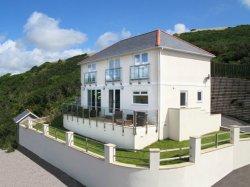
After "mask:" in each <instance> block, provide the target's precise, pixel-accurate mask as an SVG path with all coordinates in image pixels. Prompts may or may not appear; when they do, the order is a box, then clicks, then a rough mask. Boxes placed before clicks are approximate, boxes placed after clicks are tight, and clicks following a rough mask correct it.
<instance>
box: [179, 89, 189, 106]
mask: <svg viewBox="0 0 250 187" xmlns="http://www.w3.org/2000/svg"><path fill="white" fill-rule="evenodd" d="M181 93H185V94H186V103H185V105H181ZM179 103H180V107H181V108H185V107H187V106H188V91H187V90H181V91H180V95H179Z"/></svg>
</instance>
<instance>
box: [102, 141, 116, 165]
mask: <svg viewBox="0 0 250 187" xmlns="http://www.w3.org/2000/svg"><path fill="white" fill-rule="evenodd" d="M115 147H116V145H114V144H111V143H109V144H104V152H105V162H106V163H110V164H111V163H114V162H115V154H116V149H115Z"/></svg>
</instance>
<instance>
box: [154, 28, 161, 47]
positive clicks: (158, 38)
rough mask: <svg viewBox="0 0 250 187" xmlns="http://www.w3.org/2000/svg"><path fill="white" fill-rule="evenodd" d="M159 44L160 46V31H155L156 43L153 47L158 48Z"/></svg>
mask: <svg viewBox="0 0 250 187" xmlns="http://www.w3.org/2000/svg"><path fill="white" fill-rule="evenodd" d="M160 44H161V35H160V30H159V29H157V30H156V42H155V45H156V46H160Z"/></svg>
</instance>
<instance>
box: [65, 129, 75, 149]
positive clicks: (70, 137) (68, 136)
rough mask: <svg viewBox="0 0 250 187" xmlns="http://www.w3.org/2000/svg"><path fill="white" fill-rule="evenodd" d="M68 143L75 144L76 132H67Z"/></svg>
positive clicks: (68, 144)
mask: <svg viewBox="0 0 250 187" xmlns="http://www.w3.org/2000/svg"><path fill="white" fill-rule="evenodd" d="M66 145H67V146H69V147H71V146H73V145H74V133H73V132H71V131H68V132H66Z"/></svg>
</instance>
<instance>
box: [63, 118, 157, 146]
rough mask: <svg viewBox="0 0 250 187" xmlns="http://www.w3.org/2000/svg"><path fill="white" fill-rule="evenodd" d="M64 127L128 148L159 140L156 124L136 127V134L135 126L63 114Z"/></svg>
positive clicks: (146, 144)
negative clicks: (123, 125)
mask: <svg viewBox="0 0 250 187" xmlns="http://www.w3.org/2000/svg"><path fill="white" fill-rule="evenodd" d="M63 126H64V128H66V129H68V130H70V131H73V132H75V133H77V134H81V135H83V136H86V137H89V138H93V139H96V140H99V141H102V142H105V143H113V144H115V145H117V146H118V147H121V148H126V149H142V148H144V147H146V146H148V145H150V144H152V143H154V142H155V141H157V140H158V134H157V132H156V126H148V129H147V133H146V127H136V135H134V129H133V127H124V128H123V127H122V126H121V125H114V129H113V125H112V123H104V122H101V121H98V122H97V124H96V121H94V120H90V124H89V120H88V119H84V122H83V118H78V120H77V117H75V116H73V117H72V116H70V115H68V117H67V115H64V116H63Z"/></svg>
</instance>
